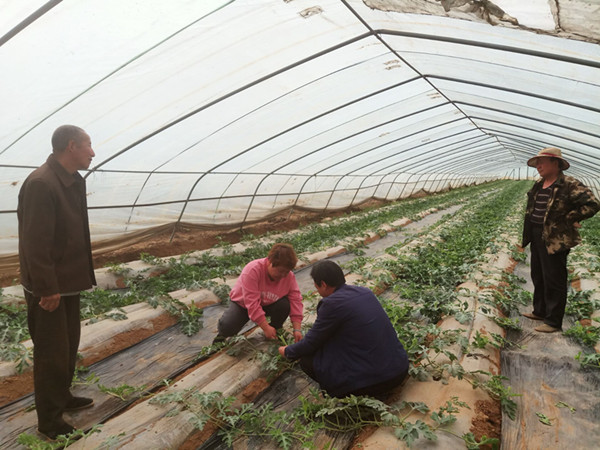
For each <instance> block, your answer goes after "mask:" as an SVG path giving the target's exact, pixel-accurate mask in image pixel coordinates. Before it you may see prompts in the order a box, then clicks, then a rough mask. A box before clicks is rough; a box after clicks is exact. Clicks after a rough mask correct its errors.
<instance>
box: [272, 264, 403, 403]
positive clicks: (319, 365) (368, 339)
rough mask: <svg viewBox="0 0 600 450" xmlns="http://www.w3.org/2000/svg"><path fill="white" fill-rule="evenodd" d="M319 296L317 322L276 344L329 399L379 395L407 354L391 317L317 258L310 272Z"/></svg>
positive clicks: (399, 374) (396, 377)
mask: <svg viewBox="0 0 600 450" xmlns="http://www.w3.org/2000/svg"><path fill="white" fill-rule="evenodd" d="M310 275H311V277H312V279H313V280H314V282H315V287H316V288H317V291H318V292H319V294H320V295H321V296H322V297H323V299H322V300H321V301H320V302H319V304H318V305H317V320H316V321H315V323H314V325H313V327H312V328H311V329H310V330H309V331H308V332H307V333H306V336H305V337H304V338H303V339H302V340H301V341H299V342H297V343H295V344H292V345H288V346H282V347H279V353H280V354H281V356H283V357H285V358H288V359H291V360H297V359H299V360H300V367H301V368H302V370H303V371H304V372H305V373H306V374H307V375H308V376H309V377H311V378H312V379H314V380H315V381H317V382H318V383H319V384H320V386H321V389H323V390H325V391H326V392H327V393H328V394H329V395H331V396H332V397H338V398H340V397H345V396H347V395H350V394H353V395H369V396H379V395H381V394H384V393H386V392H389V391H391V390H392V389H393V388H394V387H396V386H398V385H399V384H400V383H402V381H403V380H404V378H406V375H407V373H408V356H407V354H406V351H405V350H404V348H403V347H402V344H401V343H400V341H398V337H397V335H396V331H395V330H394V327H393V326H392V324H391V322H390V319H389V318H388V316H387V314H386V313H385V311H384V309H383V307H382V306H381V304H380V303H379V300H378V299H377V297H375V295H374V294H373V292H371V290H370V289H368V288H365V287H360V286H352V285H347V284H346V278H345V277H344V272H343V271H342V269H341V268H340V266H338V265H337V264H336V263H334V262H333V261H320V262H318V263H317V264H315V265H314V266H313V268H312V270H311V273H310Z"/></svg>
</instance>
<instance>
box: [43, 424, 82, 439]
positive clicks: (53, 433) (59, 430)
mask: <svg viewBox="0 0 600 450" xmlns="http://www.w3.org/2000/svg"><path fill="white" fill-rule="evenodd" d="M38 431H39V432H40V433H41V434H43V435H44V436H46V437H47V438H48V439H50V440H51V441H55V440H56V438H57V437H58V436H60V435H61V434H62V435H67V434H71V433H72V432H73V431H75V428H74V427H73V425H70V424H68V423H67V422H64V423H63V424H62V425H61V426H59V427H56V428H54V429H53V430H42V429H41V428H38Z"/></svg>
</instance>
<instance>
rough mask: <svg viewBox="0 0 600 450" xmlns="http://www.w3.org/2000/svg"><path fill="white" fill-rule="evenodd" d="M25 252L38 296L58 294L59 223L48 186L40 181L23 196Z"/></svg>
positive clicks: (34, 289) (23, 247)
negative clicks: (56, 252) (56, 250)
mask: <svg viewBox="0 0 600 450" xmlns="http://www.w3.org/2000/svg"><path fill="white" fill-rule="evenodd" d="M22 201H23V205H24V208H23V209H22V217H21V220H22V230H23V234H22V236H21V239H22V241H23V242H22V250H23V252H24V253H25V258H24V259H25V261H26V264H27V269H28V271H29V275H30V279H31V283H32V285H31V286H26V287H28V288H30V289H31V290H32V291H33V295H35V296H36V297H43V296H47V295H53V294H57V293H58V292H59V288H58V280H57V279H56V271H55V267H54V259H53V256H54V255H52V251H53V248H54V239H55V236H54V233H55V226H56V225H55V224H56V208H55V203H54V199H53V196H52V194H51V192H50V189H48V186H47V185H46V184H45V183H44V182H42V181H40V180H31V181H30V182H29V183H28V185H27V186H26V187H25V190H24V192H23V197H22Z"/></svg>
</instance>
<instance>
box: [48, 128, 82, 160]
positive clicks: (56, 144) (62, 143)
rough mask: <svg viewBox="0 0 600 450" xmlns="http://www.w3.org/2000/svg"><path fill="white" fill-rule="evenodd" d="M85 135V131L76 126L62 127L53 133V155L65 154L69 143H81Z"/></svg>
mask: <svg viewBox="0 0 600 450" xmlns="http://www.w3.org/2000/svg"><path fill="white" fill-rule="evenodd" d="M84 134H85V131H83V129H81V128H79V127H76V126H75V125H61V126H60V127H58V128H57V129H56V130H54V133H52V153H54V154H59V153H62V152H64V151H65V150H66V149H67V146H68V145H69V141H76V142H79V140H80V139H81V138H82V137H83V135H84Z"/></svg>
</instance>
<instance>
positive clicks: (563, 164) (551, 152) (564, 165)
mask: <svg viewBox="0 0 600 450" xmlns="http://www.w3.org/2000/svg"><path fill="white" fill-rule="evenodd" d="M542 157H547V158H557V159H558V160H559V161H560V164H559V167H560V168H561V169H562V170H567V169H568V168H569V167H571V164H569V162H568V161H567V160H566V159H565V158H563V156H562V152H561V151H560V149H558V148H556V147H548V148H544V149H542V150H540V152H539V153H538V154H537V155H535V156H534V157H533V158H529V160H528V161H527V165H528V166H529V167H535V166H536V164H537V159H538V158H542Z"/></svg>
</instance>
